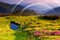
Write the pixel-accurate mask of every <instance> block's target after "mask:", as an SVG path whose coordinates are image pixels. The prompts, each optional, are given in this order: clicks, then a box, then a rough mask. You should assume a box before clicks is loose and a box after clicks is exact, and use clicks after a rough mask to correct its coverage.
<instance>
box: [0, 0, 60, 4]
mask: <svg viewBox="0 0 60 40" xmlns="http://www.w3.org/2000/svg"><path fill="white" fill-rule="evenodd" d="M0 1H2V2H7V3H10V4H16V3H18V2H19V1H21V0H0ZM22 3H58V4H60V0H24V1H23V2H22Z"/></svg>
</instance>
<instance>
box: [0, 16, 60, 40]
mask: <svg viewBox="0 0 60 40" xmlns="http://www.w3.org/2000/svg"><path fill="white" fill-rule="evenodd" d="M11 21H14V22H16V23H18V24H20V26H19V28H18V29H17V30H13V29H11V28H10V22H11ZM0 40H60V19H56V20H46V19H42V18H41V17H40V18H39V16H4V17H0Z"/></svg>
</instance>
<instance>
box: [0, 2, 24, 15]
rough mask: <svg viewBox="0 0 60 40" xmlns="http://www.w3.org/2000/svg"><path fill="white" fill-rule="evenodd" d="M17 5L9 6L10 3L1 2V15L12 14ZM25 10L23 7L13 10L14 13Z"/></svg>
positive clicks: (19, 6)
mask: <svg viewBox="0 0 60 40" xmlns="http://www.w3.org/2000/svg"><path fill="white" fill-rule="evenodd" d="M15 5H16V4H8V3H4V2H0V13H2V14H8V13H10V12H11V10H12V9H13V7H14V6H15ZM23 8H24V7H23V6H22V5H17V6H16V8H15V10H13V12H15V11H18V10H22V9H23Z"/></svg>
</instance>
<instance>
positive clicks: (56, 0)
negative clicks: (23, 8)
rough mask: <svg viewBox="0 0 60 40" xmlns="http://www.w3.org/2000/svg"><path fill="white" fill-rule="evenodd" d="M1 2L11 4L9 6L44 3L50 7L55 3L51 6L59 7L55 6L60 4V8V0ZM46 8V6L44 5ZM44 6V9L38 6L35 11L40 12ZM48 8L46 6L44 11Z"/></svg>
mask: <svg viewBox="0 0 60 40" xmlns="http://www.w3.org/2000/svg"><path fill="white" fill-rule="evenodd" d="M0 1H2V2H6V3H9V4H17V3H18V4H20V3H22V4H35V3H44V4H48V5H50V3H54V4H51V5H53V7H56V6H57V5H55V4H58V5H59V6H60V0H22V1H21V0H0ZM44 6H46V5H44ZM44 6H43V5H42V7H41V6H36V8H34V10H35V9H36V11H37V10H40V9H41V8H42V9H43V8H44ZM32 8H33V7H32ZM39 8H40V9H39ZM47 8H48V7H47V6H46V7H45V8H44V9H47ZM44 9H43V10H44ZM52 9H53V8H52Z"/></svg>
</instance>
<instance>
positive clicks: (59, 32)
mask: <svg viewBox="0 0 60 40" xmlns="http://www.w3.org/2000/svg"><path fill="white" fill-rule="evenodd" d="M51 34H52V35H60V31H58V30H55V31H53V32H51Z"/></svg>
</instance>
